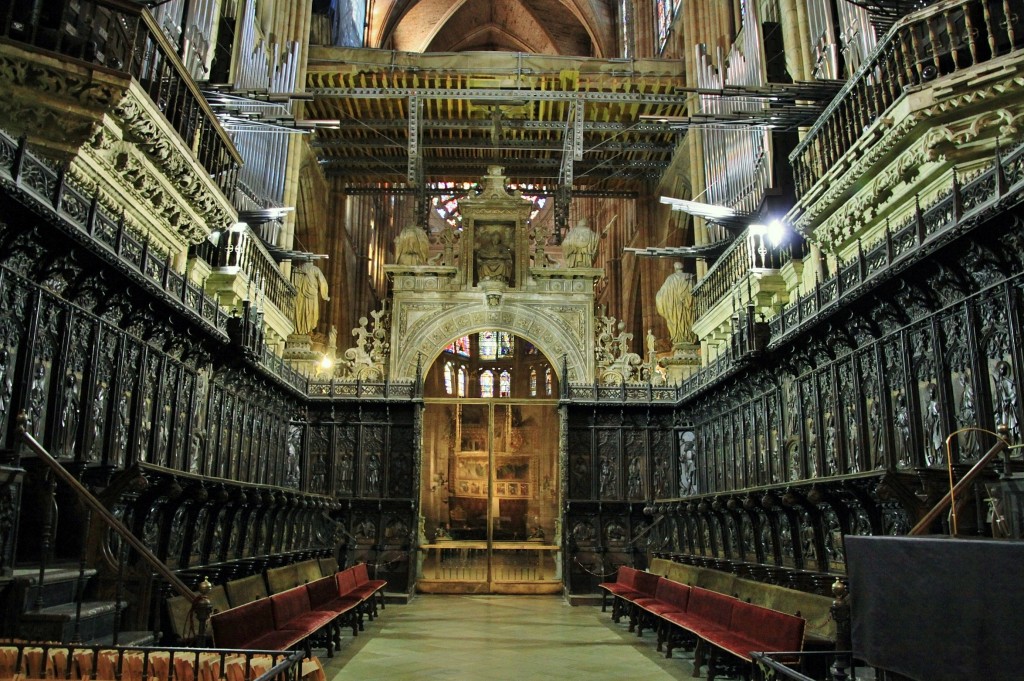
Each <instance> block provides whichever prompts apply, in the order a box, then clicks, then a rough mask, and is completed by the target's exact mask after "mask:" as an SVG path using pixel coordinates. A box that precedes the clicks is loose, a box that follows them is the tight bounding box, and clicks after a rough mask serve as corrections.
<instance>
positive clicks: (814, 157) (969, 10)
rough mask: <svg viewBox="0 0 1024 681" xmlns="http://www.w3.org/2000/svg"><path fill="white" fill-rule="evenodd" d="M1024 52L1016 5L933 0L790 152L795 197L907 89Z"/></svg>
mask: <svg viewBox="0 0 1024 681" xmlns="http://www.w3.org/2000/svg"><path fill="white" fill-rule="evenodd" d="M1021 47H1024V0H1003V1H1001V2H993V1H991V0H957V1H955V2H949V1H947V2H940V3H937V4H935V5H932V6H931V7H928V8H926V9H924V10H921V11H920V12H917V13H915V14H911V15H908V16H906V17H904V18H903V19H901V20H900V21H899V22H897V23H896V24H895V25H894V26H893V27H892V29H890V30H889V32H888V33H887V34H886V36H885V38H883V39H882V40H881V41H880V42H879V44H878V46H877V47H876V48H875V51H874V52H873V53H872V55H871V56H870V57H869V58H868V59H867V60H866V61H865V62H864V64H863V65H862V66H861V68H860V69H859V70H858V71H857V73H856V74H855V75H854V76H853V77H852V78H851V79H850V80H849V81H848V82H847V84H846V86H845V87H843V89H842V90H841V91H840V93H839V94H838V95H837V96H836V98H835V99H834V100H833V102H832V103H831V104H830V105H829V107H828V109H826V111H825V113H824V114H822V116H821V118H819V119H818V122H817V123H816V124H815V125H814V126H813V127H812V128H811V129H810V131H808V133H807V135H806V136H805V137H804V139H803V140H801V142H800V144H799V145H797V147H796V149H795V150H794V151H793V153H792V154H790V157H789V160H790V162H791V163H792V165H793V174H794V178H795V182H796V190H797V196H798V197H800V196H803V195H804V194H806V193H807V192H809V191H810V190H811V188H812V187H814V185H815V184H816V183H817V182H818V181H819V180H820V179H821V178H822V177H823V176H824V175H825V174H826V173H827V172H828V171H829V169H830V168H832V167H833V166H835V165H836V164H837V163H838V162H839V160H840V159H841V158H842V157H843V156H844V155H845V154H846V152H847V151H849V150H850V148H851V147H853V145H854V144H856V142H857V141H858V140H859V139H860V138H861V137H862V136H863V135H864V133H865V131H867V130H868V129H869V128H870V127H871V126H872V125H874V123H875V122H876V121H878V120H879V119H880V118H882V116H883V115H885V113H886V112H887V111H889V110H890V109H891V108H892V107H893V105H894V104H896V102H897V101H898V100H900V99H901V98H902V97H903V95H904V94H905V93H906V92H907V91H908V90H910V89H911V88H914V87H917V86H920V85H922V84H925V83H927V82H929V81H932V80H934V79H935V78H938V77H941V76H946V75H949V74H952V73H956V72H957V71H961V70H964V69H967V68H970V67H973V66H976V65H978V64H981V63H984V62H988V61H992V60H994V59H997V58H999V57H1001V56H1004V55H1006V54H1009V53H1011V52H1014V51H1016V50H1019V49H1020V48H1021Z"/></svg>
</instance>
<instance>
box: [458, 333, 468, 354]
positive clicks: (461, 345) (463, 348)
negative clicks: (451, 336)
mask: <svg viewBox="0 0 1024 681" xmlns="http://www.w3.org/2000/svg"><path fill="white" fill-rule="evenodd" d="M454 345H455V352H456V353H458V354H460V355H462V356H463V357H469V336H463V337H462V338H456V339H455V343H454Z"/></svg>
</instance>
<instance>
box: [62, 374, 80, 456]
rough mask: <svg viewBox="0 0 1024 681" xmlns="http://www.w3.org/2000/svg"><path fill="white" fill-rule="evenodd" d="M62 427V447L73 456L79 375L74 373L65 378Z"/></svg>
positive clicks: (76, 424)
mask: <svg viewBox="0 0 1024 681" xmlns="http://www.w3.org/2000/svg"><path fill="white" fill-rule="evenodd" d="M60 428H61V432H62V433H63V438H64V439H63V442H62V447H61V449H62V451H63V454H64V456H67V457H73V456H74V455H75V439H76V438H77V436H78V377H77V376H75V375H74V374H68V375H67V376H65V378H64V409H63V411H61V414H60Z"/></svg>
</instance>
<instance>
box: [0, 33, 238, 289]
mask: <svg viewBox="0 0 1024 681" xmlns="http://www.w3.org/2000/svg"><path fill="white" fill-rule="evenodd" d="M0 87H2V88H3V90H4V92H5V96H4V97H3V98H0V125H2V126H3V127H4V128H5V129H7V130H8V131H9V132H11V133H12V134H15V135H27V136H28V137H29V142H30V144H31V145H32V146H33V148H35V149H36V150H37V151H39V152H40V153H43V154H45V155H48V156H50V157H51V158H53V159H54V160H55V161H56V162H58V163H61V164H64V165H66V166H67V167H68V177H69V178H70V180H71V181H72V182H74V183H76V184H77V185H79V186H81V187H83V188H87V189H88V190H89V191H90V193H93V194H95V195H97V196H98V197H99V200H100V201H101V203H102V204H103V205H104V206H105V207H106V208H108V209H110V210H111V211H112V212H115V213H121V214H123V215H124V216H125V221H126V222H127V223H128V224H129V225H130V226H131V227H132V228H133V229H135V230H137V231H138V232H139V233H141V234H142V235H144V236H145V237H147V238H148V239H149V240H150V241H151V243H152V244H153V245H154V247H156V248H159V249H160V250H162V251H165V252H167V253H169V254H171V255H172V256H173V260H174V262H175V265H176V266H177V267H178V268H179V269H180V268H182V267H184V263H185V258H184V253H185V252H186V251H187V249H188V246H189V245H190V244H195V243H199V242H200V241H202V240H203V239H205V238H206V237H207V236H209V234H210V233H211V232H212V231H213V230H217V229H225V228H227V227H229V226H231V224H233V223H234V222H235V221H236V213H235V210H234V208H233V207H232V206H231V203H230V201H229V200H228V198H227V197H225V196H224V194H223V193H222V192H221V190H220V188H219V187H218V186H217V185H216V183H215V182H214V180H213V179H212V178H211V177H210V176H209V173H208V172H207V171H206V170H205V169H204V168H203V166H202V165H201V164H200V163H199V162H198V161H197V160H196V157H195V151H196V150H195V149H194V148H193V146H194V144H195V141H194V140H182V139H181V138H180V136H179V135H178V134H177V133H176V132H175V131H174V129H173V127H172V126H171V124H170V123H169V122H168V121H167V120H166V119H165V118H164V117H163V114H161V112H160V110H159V108H158V107H157V106H156V105H155V104H154V103H153V102H152V101H151V100H150V99H149V96H148V95H147V94H146V92H145V90H143V89H142V87H141V85H139V84H138V83H137V82H135V81H134V80H132V79H131V78H130V77H128V76H127V75H125V74H121V73H117V72H112V71H110V70H107V69H100V68H92V67H90V66H88V65H85V64H83V63H81V62H78V61H74V60H64V59H60V58H58V57H51V56H46V55H41V54H39V53H38V52H26V51H24V50H21V49H19V48H17V47H15V46H13V45H9V44H8V45H0Z"/></svg>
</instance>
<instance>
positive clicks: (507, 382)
mask: <svg viewBox="0 0 1024 681" xmlns="http://www.w3.org/2000/svg"><path fill="white" fill-rule="evenodd" d="M498 397H512V374H510V373H509V372H508V370H507V369H506V370H505V371H502V372H501V373H500V374H499V375H498Z"/></svg>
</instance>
